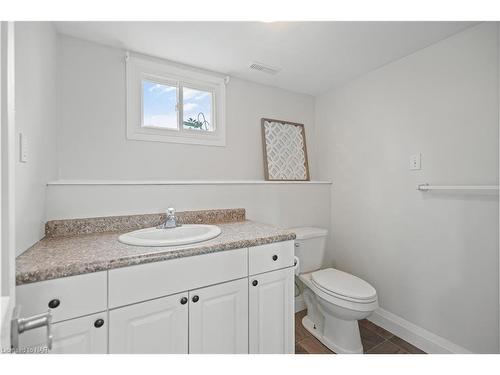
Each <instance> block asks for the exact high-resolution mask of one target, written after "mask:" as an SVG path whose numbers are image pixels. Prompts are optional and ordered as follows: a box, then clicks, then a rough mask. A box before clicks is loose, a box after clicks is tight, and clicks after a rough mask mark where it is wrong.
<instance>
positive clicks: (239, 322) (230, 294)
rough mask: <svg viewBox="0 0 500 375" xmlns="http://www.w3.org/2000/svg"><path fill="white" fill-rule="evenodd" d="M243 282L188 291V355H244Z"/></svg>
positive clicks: (245, 283) (245, 299) (245, 286)
mask: <svg viewBox="0 0 500 375" xmlns="http://www.w3.org/2000/svg"><path fill="white" fill-rule="evenodd" d="M247 280H248V279H247V278H244V279H240V280H235V281H231V282H227V283H223V284H218V285H213V286H209V287H206V288H201V289H197V290H193V291H190V292H189V304H190V305H189V353H196V354H210V353H212V354H244V353H248V281H247Z"/></svg>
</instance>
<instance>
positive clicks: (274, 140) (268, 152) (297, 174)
mask: <svg viewBox="0 0 500 375" xmlns="http://www.w3.org/2000/svg"><path fill="white" fill-rule="evenodd" d="M273 124H276V125H273ZM273 126H275V127H278V126H279V127H280V129H279V131H276V132H273V131H272V130H271V128H272V127H273ZM266 127H267V129H268V132H267V135H266ZM287 127H289V128H290V131H287V129H286V128H287ZM261 130H262V148H263V154H264V176H265V179H266V180H267V181H310V175H309V161H308V158H307V145H306V131H305V127H304V124H300V123H297V122H291V121H283V120H276V119H270V118H262V119H261ZM278 145H279V147H281V149H279V147H278ZM282 153H287V155H288V157H287V158H285V157H282V156H281V154H282ZM290 154H294V155H295V157H293V158H291V157H290ZM293 163H295V165H293Z"/></svg>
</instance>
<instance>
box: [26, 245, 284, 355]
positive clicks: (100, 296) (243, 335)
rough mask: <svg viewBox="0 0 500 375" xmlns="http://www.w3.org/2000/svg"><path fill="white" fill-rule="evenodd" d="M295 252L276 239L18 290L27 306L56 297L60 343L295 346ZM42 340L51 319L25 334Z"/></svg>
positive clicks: (165, 347) (227, 349) (71, 347)
mask: <svg viewBox="0 0 500 375" xmlns="http://www.w3.org/2000/svg"><path fill="white" fill-rule="evenodd" d="M293 254H294V244H293V241H285V242H277V243H272V244H268V245H262V246H255V247H250V248H240V249H234V250H227V251H221V252H215V253H210V254H203V255H196V256H189V257H182V258H178V259H173V260H165V261H159V262H151V263H144V264H139V265H131V266H128V267H123V268H115V269H111V270H109V271H105V272H96V273H89V274H85V275H80V276H71V277H65V278H60V279H55V280H49V281H42V282H38V283H32V284H26V285H21V286H18V289H17V290H18V293H19V294H18V295H19V296H20V299H19V301H20V304H21V306H20V307H21V308H22V307H23V306H24V308H25V310H26V311H28V312H29V313H30V314H35V313H38V314H39V313H43V312H45V311H47V308H48V306H53V308H52V309H51V311H52V313H53V317H54V321H55V324H53V326H52V328H53V336H54V345H53V350H52V352H54V353H106V352H109V353H165V354H167V353H175V354H183V353H220V354H223V353H228V354H229V353H293V350H294V308H293V304H294V295H293V289H294V288H293V285H294V284H293V283H294V278H293V259H294V258H293ZM55 300H57V303H55V302H54V301H55ZM55 305H57V306H55ZM54 306H55V307H54ZM23 315H24V316H25V314H21V316H23ZM108 332H109V333H108ZM44 343H46V330H45V328H41V329H36V330H33V331H32V332H26V333H23V334H22V335H21V336H20V344H21V347H23V346H34V345H43V344H44Z"/></svg>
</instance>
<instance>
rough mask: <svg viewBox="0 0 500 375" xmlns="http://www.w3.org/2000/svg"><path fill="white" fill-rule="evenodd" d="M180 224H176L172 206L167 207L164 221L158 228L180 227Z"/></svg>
mask: <svg viewBox="0 0 500 375" xmlns="http://www.w3.org/2000/svg"><path fill="white" fill-rule="evenodd" d="M180 226H181V224H177V218H176V217H175V209H174V208H172V207H169V208H167V219H166V220H165V222H164V223H163V224H161V225H159V226H157V228H158V229H169V228H176V227H180Z"/></svg>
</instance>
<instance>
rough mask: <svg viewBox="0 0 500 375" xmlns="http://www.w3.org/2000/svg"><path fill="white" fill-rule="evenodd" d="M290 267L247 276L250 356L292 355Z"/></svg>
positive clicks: (292, 310) (292, 298) (292, 274)
mask: <svg viewBox="0 0 500 375" xmlns="http://www.w3.org/2000/svg"><path fill="white" fill-rule="evenodd" d="M293 278H294V272H293V268H285V269H282V270H278V271H272V272H267V273H263V274H260V275H255V276H250V278H249V346H250V353H251V354H257V353H268V354H272V353H285V354H286V353H294V340H295V333H294V306H293V303H294V295H293V290H294V288H293Z"/></svg>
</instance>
